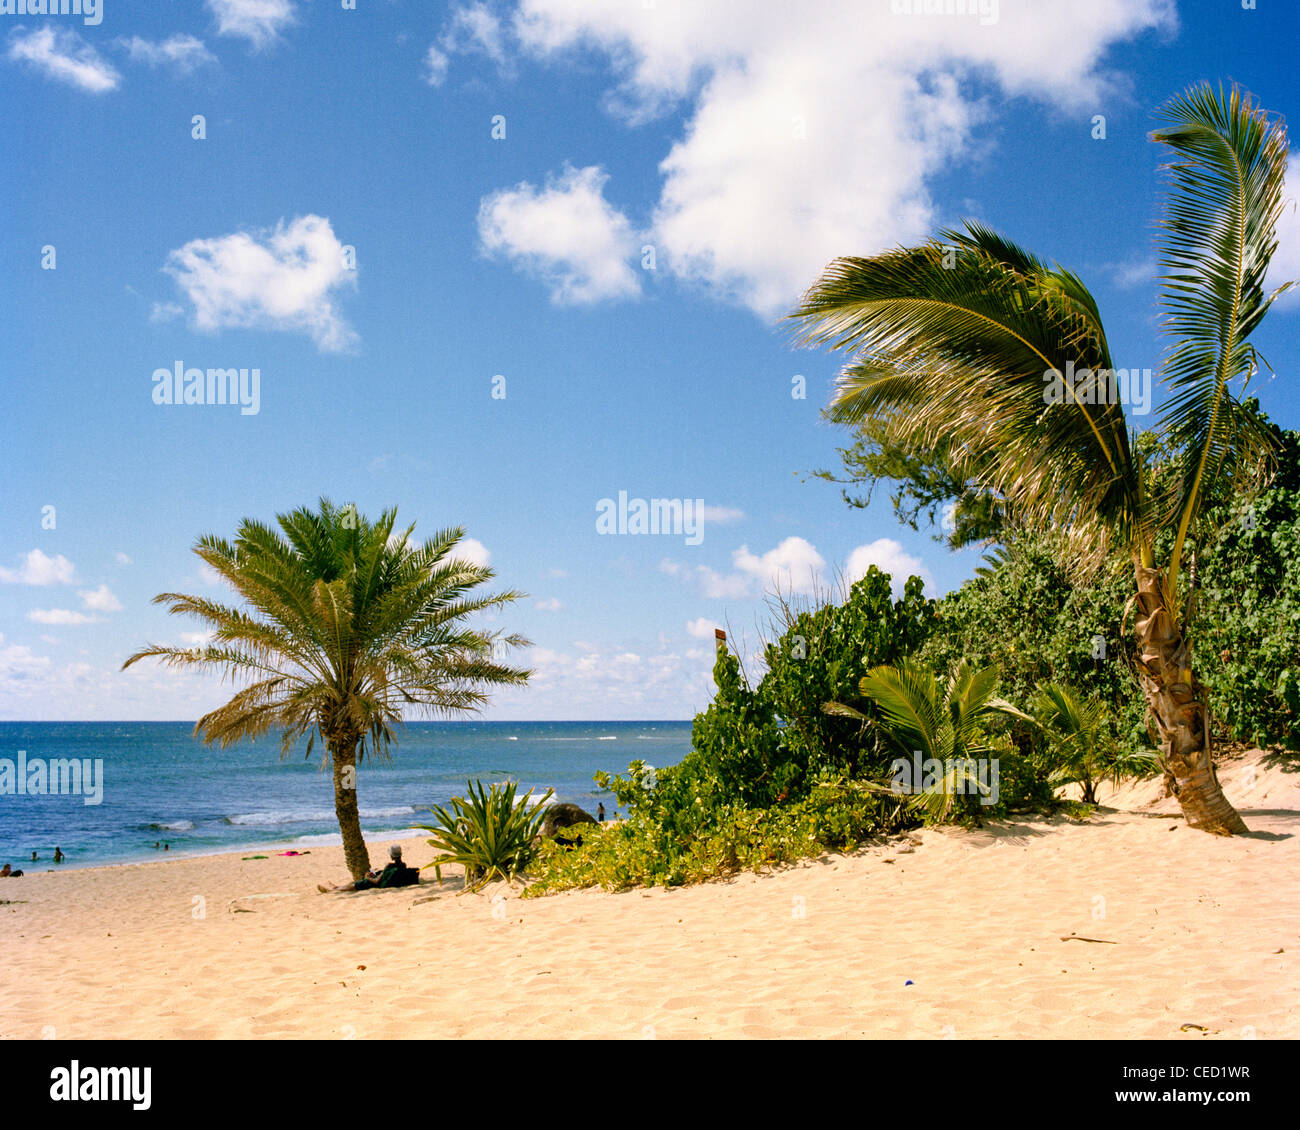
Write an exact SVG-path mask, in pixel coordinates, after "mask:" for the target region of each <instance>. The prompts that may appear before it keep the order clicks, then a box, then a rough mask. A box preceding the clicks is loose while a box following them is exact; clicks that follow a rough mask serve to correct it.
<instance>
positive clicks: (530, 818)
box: [416, 781, 551, 891]
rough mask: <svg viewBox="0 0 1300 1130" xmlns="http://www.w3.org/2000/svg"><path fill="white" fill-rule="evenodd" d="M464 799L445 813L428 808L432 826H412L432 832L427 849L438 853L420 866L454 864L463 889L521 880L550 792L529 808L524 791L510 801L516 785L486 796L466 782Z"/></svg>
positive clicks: (453, 800)
mask: <svg viewBox="0 0 1300 1130" xmlns="http://www.w3.org/2000/svg"><path fill="white" fill-rule="evenodd" d="M465 788H466V791H467V792H468V794H469V796H468V799H466V798H465V797H452V798H451V808H452V811H448V810H447V809H445V808H443V807H442V806H441V805H434V807H432V808H430V809H429V810H428V811H429V812H431V813H433V816H434V823H433V824H431V825H430V824H418V825H416V827H419V828H423V829H424V830H425V831H426V832H432V833H433V837H432V838H431V839H430V840H429V841H428V843H429V846H430V847H432V848H435V849H437V850H438V851H439V852H440V853H441V854H440V855H438V856H436V857H435V858H434V859H433V860H432V862H430V863H427V864H425V866H426V867H435V868H439V875H440V876H441V867H442V865H443V864H446V863H459V864H461V865H462V866H463V867H464V868H465V889H466V890H467V891H474V890H478V889H480V888H481V887H483V886H486V885H487V884H488V883H490V882H491V881H492V880H493V879H505V880H506V881H507V882H508V881H511V880H513V879H514V878H515V877H516V876H519V875H521V874H522V873H523V872H524V870H525V869H526V868H527V867H528V865H529V864H530V862H531V861H532V859H533V855H534V853H535V850H536V847H535V841H536V839H537V835H538V832H539V831H540V829H541V826H542V821H543V820H545V818H546V801H548V800H549V799H550V797H551V790H550V789H548V790H547V791H546V795H545V796H543V797H542V798H541V800H540V801H539V802H538V803H537V804H536V805H535V806H534V805H532V804H531V803H530V802H531V800H532V795H533V794H532V790H531V789H530V790H529V791H528V792H527V793H525V794H524V795H523V796H522V797H520V798H519V799H518V800H516V799H515V789H516V782H514V781H507V782H505V783H504V784H502V783H494V784H493V785H492V789H491V791H490V792H489V791H488V790H486V789H484V788H483V782H482V781H467V782H466V783H465Z"/></svg>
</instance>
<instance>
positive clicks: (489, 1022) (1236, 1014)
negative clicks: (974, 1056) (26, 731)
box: [0, 755, 1300, 1040]
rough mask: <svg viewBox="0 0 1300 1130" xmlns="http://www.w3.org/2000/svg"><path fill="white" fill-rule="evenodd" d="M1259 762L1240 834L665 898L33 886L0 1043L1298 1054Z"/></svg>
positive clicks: (1017, 835)
mask: <svg viewBox="0 0 1300 1130" xmlns="http://www.w3.org/2000/svg"><path fill="white" fill-rule="evenodd" d="M1257 762H1258V755H1249V756H1248V757H1247V758H1246V759H1245V760H1239V761H1237V762H1234V763H1232V764H1231V765H1230V766H1229V767H1228V768H1227V769H1225V770H1224V771H1222V772H1221V774H1220V775H1221V778H1222V779H1223V782H1224V786H1225V789H1226V790H1227V792H1228V796H1229V798H1230V799H1231V800H1233V802H1234V803H1236V804H1238V805H1239V807H1240V809H1241V811H1242V813H1243V815H1244V817H1245V819H1246V822H1247V823H1248V824H1249V826H1250V828H1251V830H1252V835H1250V836H1247V837H1235V838H1231V839H1226V838H1217V837H1213V836H1208V835H1205V834H1204V833H1200V832H1194V831H1191V830H1189V829H1188V828H1187V827H1186V826H1185V825H1184V824H1183V821H1182V820H1181V818H1174V817H1171V816H1169V815H1165V813H1175V812H1176V811H1177V809H1176V806H1173V805H1172V803H1171V802H1169V801H1165V802H1163V803H1162V804H1160V805H1157V806H1155V807H1154V808H1152V807H1142V805H1143V804H1144V802H1146V801H1147V800H1149V799H1150V797H1151V796H1153V795H1154V793H1155V787H1154V786H1144V787H1140V788H1133V789H1129V790H1126V791H1124V792H1122V793H1121V794H1119V795H1118V796H1117V797H1116V798H1112V799H1111V800H1110V801H1109V802H1108V803H1113V804H1117V805H1120V806H1121V808H1122V809H1124V810H1110V811H1106V812H1103V814H1102V815H1100V816H1099V817H1097V818H1096V819H1094V820H1093V821H1091V822H1089V823H1088V824H1077V823H1073V822H1071V821H1068V820H1065V819H1063V818H1058V819H1054V820H1051V821H1045V820H1026V821H1018V822H1012V823H1009V824H1003V825H999V826H997V827H995V828H992V829H986V830H980V831H974V832H962V831H954V830H940V829H932V830H927V831H925V832H923V833H920V834H919V835H917V836H915V837H914V839H916V840H917V841H919V845H918V846H915V847H913V845H912V844H909V843H906V842H904V841H899V842H897V843H895V844H892V845H890V846H888V847H873V848H868V849H864V850H863V851H861V852H858V853H855V854H854V855H851V856H828V857H824V858H822V859H820V860H816V861H812V862H810V863H807V864H804V865H801V866H798V867H794V868H789V869H785V870H782V871H780V872H778V873H775V874H767V875H761V876H755V875H749V874H746V875H743V876H740V877H738V878H736V879H734V880H732V881H728V882H721V883H710V884H706V885H703V886H698V887H691V888H685V889H680V890H675V891H665V890H662V889H656V890H653V891H633V892H629V893H623V894H608V893H604V892H599V891H582V892H573V893H569V894H563V895H559V896H554V897H550V898H544V899H519V898H517V897H514V895H511V896H510V897H508V898H506V899H504V900H502V899H499V898H497V897H496V896H498V895H500V894H502V893H504V892H505V888H504V886H503V885H502V884H495V885H494V886H493V887H492V888H489V890H488V891H487V892H486V893H484V894H480V895H463V896H459V897H458V896H457V895H456V894H455V893H454V890H455V888H456V887H457V886H458V884H457V883H448V885H447V886H446V887H444V888H443V890H442V891H441V892H440V891H439V889H438V887H437V886H436V885H435V884H432V883H430V884H426V885H423V886H422V887H421V888H419V889H414V888H407V889H402V890H396V891H382V892H375V891H368V892H362V893H350V894H345V895H321V894H318V893H317V892H316V884H317V882H320V881H323V880H328V881H332V882H340V881H342V880H344V879H345V878H346V874H345V872H344V870H343V867H342V862H341V861H342V851H341V849H340V848H337V847H334V848H314V849H312V853H311V854H310V855H308V856H300V857H297V858H286V857H276V856H273V857H271V858H268V859H264V860H258V861H248V862H245V861H241V859H240V856H239V855H228V856H210V857H205V858H197V859H171V860H164V861H159V862H156V863H155V862H150V863H143V864H135V865H131V866H122V867H106V868H93V869H85V870H79V871H66V872H53V873H46V872H36V873H30V872H29V873H28V875H26V876H24V877H23V878H21V879H15V880H5V881H3V882H0V899H7V900H22V901H21V902H12V903H10V904H8V905H0V924H2V926H3V937H4V939H5V961H4V964H3V972H0V1036H3V1037H9V1038H39V1037H41V1036H43V1035H44V1036H53V1037H55V1038H139V1037H147V1038H157V1037H164V1038H166V1037H179V1038H210V1037H219V1038H220V1037H240V1038H242V1037H284V1036H288V1037H327V1038H328V1037H336V1038H337V1037H356V1038H358V1039H371V1038H392V1037H454V1036H474V1037H513V1036H522V1037H543V1038H556V1037H566V1036H594V1037H613V1038H620V1039H624V1038H630V1039H639V1038H643V1037H646V1036H655V1037H657V1038H660V1039H665V1038H675V1037H701V1036H703V1037H727V1036H756V1037H772V1036H798V1037H844V1036H849V1037H857V1036H873V1037H920V1038H937V1037H942V1036H944V1035H953V1036H955V1037H957V1038H978V1037H1137V1038H1166V1037H1172V1038H1182V1039H1189V1040H1197V1039H1203V1038H1205V1036H1206V1035H1207V1034H1208V1035H1209V1036H1211V1037H1220V1038H1226V1039H1233V1038H1241V1037H1242V1036H1243V1035H1246V1036H1249V1035H1252V1034H1253V1035H1256V1036H1258V1037H1259V1038H1261V1039H1264V1038H1281V1037H1290V1038H1295V1037H1297V1036H1300V1009H1298V1007H1297V1006H1298V1005H1300V975H1298V974H1300V964H1298V963H1297V955H1300V896H1297V893H1296V892H1297V890H1300V839H1297V832H1300V773H1295V772H1293V773H1284V772H1282V771H1281V770H1280V769H1278V768H1264V767H1260V766H1258V765H1257V764H1256V763H1257ZM1251 774H1254V777H1253V783H1252V777H1251ZM909 849H910V850H909ZM405 853H406V856H407V858H408V860H409V861H410V862H413V863H416V864H419V863H423V862H426V861H427V860H428V859H429V857H430V855H431V851H430V849H429V848H428V847H427V846H426V845H425V844H424V842H423V841H422V840H418V839H417V840H410V841H407V843H406V845H405ZM240 854H250V853H249V852H243V853H240ZM384 854H385V853H384V851H383V849H382V848H381V847H378V846H376V847H374V848H373V850H372V859H373V861H374V862H375V863H378V862H379V861H380V860H381V859H382V857H383V856H384ZM425 874H426V875H430V876H431V874H432V873H431V872H426V873H425ZM200 900H201V901H200ZM1071 935H1076V936H1079V937H1085V938H1093V939H1099V941H1096V942H1090V941H1080V940H1074V939H1072V940H1069V941H1063V940H1062V938H1063V937H1070V936H1071ZM1108 942H1109V943H1114V944H1105V943H1108ZM908 981H911V982H912V984H910V985H909V984H907V982H908ZM1183 1025H1199V1026H1200V1027H1201V1028H1203V1029H1205V1030H1206V1032H1204V1033H1203V1032H1201V1031H1199V1030H1196V1029H1189V1030H1187V1031H1183V1028H1182V1026H1183Z"/></svg>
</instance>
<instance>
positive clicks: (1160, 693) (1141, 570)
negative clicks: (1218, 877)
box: [1135, 564, 1249, 836]
mask: <svg viewBox="0 0 1300 1130" xmlns="http://www.w3.org/2000/svg"><path fill="white" fill-rule="evenodd" d="M1136 571H1137V585H1138V594H1137V608H1138V617H1137V623H1136V628H1137V637H1138V653H1137V658H1136V661H1135V662H1136V666H1137V673H1138V680H1139V682H1140V683H1141V684H1142V692H1143V694H1144V695H1145V696H1146V700H1147V706H1148V707H1149V708H1150V710H1151V715H1152V717H1153V718H1154V719H1155V725H1156V730H1157V732H1158V733H1159V735H1160V759H1161V763H1162V765H1163V767H1164V771H1165V784H1166V785H1167V786H1168V787H1169V791H1170V792H1171V793H1173V795H1174V796H1176V797H1177V798H1178V803H1179V804H1180V805H1181V806H1182V809H1183V815H1184V816H1185V817H1186V818H1187V823H1188V826H1189V827H1192V828H1200V829H1202V830H1204V831H1206V832H1213V833H1215V834H1216V835H1220V836H1232V835H1238V834H1240V833H1242V832H1247V831H1249V829H1248V828H1247V827H1246V824H1245V821H1243V820H1242V818H1241V817H1240V816H1239V815H1238V814H1237V810H1236V809H1235V808H1233V807H1232V805H1231V804H1229V803H1228V798H1227V797H1225V796H1224V795H1223V790H1222V789H1221V788H1220V787H1219V778H1218V775H1217V774H1216V773H1215V772H1214V763H1213V761H1212V760H1211V758H1210V727H1209V710H1208V708H1207V706H1206V693H1205V688H1204V687H1203V686H1202V685H1201V684H1200V682H1199V681H1198V680H1197V678H1196V676H1195V674H1193V672H1192V669H1191V653H1190V649H1189V648H1188V646H1187V641H1186V640H1185V639H1184V638H1183V634H1182V632H1181V631H1180V629H1179V627H1178V623H1177V620H1176V618H1175V617H1174V616H1172V615H1171V614H1170V612H1169V610H1168V609H1167V608H1166V597H1165V593H1166V588H1165V578H1164V574H1163V573H1162V572H1161V571H1160V570H1159V569H1147V568H1145V567H1144V566H1142V565H1140V564H1139V565H1138V566H1137V568H1136Z"/></svg>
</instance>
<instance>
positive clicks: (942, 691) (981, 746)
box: [822, 659, 1029, 820]
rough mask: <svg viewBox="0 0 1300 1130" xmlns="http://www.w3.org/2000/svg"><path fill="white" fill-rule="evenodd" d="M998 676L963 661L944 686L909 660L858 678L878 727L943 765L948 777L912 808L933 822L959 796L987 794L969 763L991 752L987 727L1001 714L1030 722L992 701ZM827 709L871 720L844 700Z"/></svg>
mask: <svg viewBox="0 0 1300 1130" xmlns="http://www.w3.org/2000/svg"><path fill="white" fill-rule="evenodd" d="M997 678H998V676H997V671H996V670H995V669H994V668H992V667H986V668H984V669H983V670H982V671H977V670H976V669H975V668H974V666H973V665H972V664H971V663H970V662H969V661H968V660H964V659H963V660H962V661H961V662H960V663H958V664H957V665H956V667H954V668H953V670H952V673H951V675H950V676H949V677H948V681H947V683H946V684H945V685H944V686H943V687H940V685H939V681H938V680H937V679H936V678H935V677H934V673H933V672H932V671H930V669H929V668H928V667H923V666H921V665H920V664H917V663H915V662H914V661H912V660H910V659H909V660H904V661H903V662H902V663H899V664H895V665H893V666H890V665H888V664H886V665H884V666H881V667H873V668H872V669H871V670H870V671H869V672H868V673H867V674H865V675H863V676H862V678H861V680H859V683H858V689H859V690H860V691H861V692H862V695H863V697H864V698H869V699H871V700H872V701H873V702H874V703H875V704H876V706H877V708H878V709H879V712H880V717H879V719H878V720H877V722H876V725H878V726H879V727H880V729H881V730H882V731H883V732H884V734H885V735H886V737H887V738H888V739H889V740H890V741H891V742H892V743H893V744H894V745H895V746H896V747H897V748H898V749H899V751H900V752H902V753H904V754H908V755H910V754H912V753H915V754H917V755H918V756H920V757H922V758H924V759H925V760H929V759H931V758H933V759H934V761H936V762H938V763H939V764H940V765H942V766H944V776H943V779H942V780H941V781H939V782H938V783H937V784H936V786H935V787H934V788H932V789H927V790H925V791H923V792H916V793H913V796H912V801H913V804H914V805H916V806H917V807H919V808H921V809H922V810H923V811H925V812H926V813H928V814H929V816H930V817H931V818H933V819H936V820H942V819H945V818H946V817H947V815H948V813H949V812H950V811H951V809H952V804H953V797H954V796H955V795H957V794H958V793H965V792H967V791H970V792H977V791H982V789H983V785H982V782H980V781H979V780H978V778H977V777H976V776H975V774H974V773H973V772H972V771H971V769H972V767H971V765H970V762H971V761H973V760H977V759H979V758H981V757H986V756H987V755H988V754H989V751H990V747H989V746H988V745H987V744H986V742H985V738H986V736H987V735H986V732H985V729H984V723H985V722H986V721H987V720H988V719H990V718H991V717H994V716H996V715H1004V716H1010V717H1014V718H1019V719H1021V720H1022V721H1028V720H1029V719H1028V717H1027V716H1026V715H1025V714H1023V713H1021V712H1020V711H1019V710H1017V709H1016V708H1015V707H1014V706H1012V705H1011V704H1010V703H1009V702H1006V701H1004V700H1003V699H1000V698H994V697H993V688H994V687H995V686H996V685H997ZM822 709H823V710H824V711H825V712H826V713H827V714H838V715H840V716H841V717H845V718H858V719H861V720H862V721H864V722H865V721H868V718H867V716H866V715H865V714H863V713H862V712H861V711H859V710H856V709H855V708H854V707H852V706H849V705H847V704H845V703H842V702H828V703H826V704H825V705H824V706H823V707H822ZM915 785H919V782H917V783H914V786H915Z"/></svg>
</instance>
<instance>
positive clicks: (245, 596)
mask: <svg viewBox="0 0 1300 1130" xmlns="http://www.w3.org/2000/svg"><path fill="white" fill-rule="evenodd" d="M396 520H397V510H396V509H395V508H394V509H390V510H385V511H384V512H383V513H382V514H381V515H380V517H379V519H378V520H377V521H374V522H371V521H369V520H368V519H366V518H365V517H364V516H362V515H360V514H358V513H357V511H356V508H355V507H353V506H345V507H342V508H339V507H336V506H335V505H334V504H333V503H331V502H330V501H329V499H324V498H323V499H321V501H320V508H319V510H317V511H312V510H309V509H306V508H299V509H297V510H294V511H292V512H291V513H288V514H281V515H279V517H278V518H277V524H278V526H279V529H278V530H277V529H276V528H274V527H272V526H267V525H264V524H262V523H260V522H256V521H254V520H252V519H245V520H244V521H243V522H241V523H240V526H239V531H238V534H237V535H236V537H235V540H234V541H233V542H231V541H227V540H225V539H224V538H219V537H215V536H211V535H207V536H204V537H201V538H200V539H199V540H198V542H197V543H196V545H195V547H194V552H195V553H196V554H197V555H198V557H199V559H200V560H201V561H203V563H204V564H205V565H207V566H209V567H210V568H211V569H213V570H214V571H215V572H216V573H217V574H218V575H219V576H220V577H221V579H222V580H223V581H224V582H225V583H226V584H227V585H229V586H230V588H231V589H233V590H234V592H235V593H236V595H237V596H238V597H240V598H241V599H242V602H243V604H242V606H241V607H236V606H234V605H230V604H223V603H221V602H219V601H215V600H210V599H208V598H207V597H202V596H190V595H187V594H185V593H174V592H165V593H160V594H159V595H158V596H156V597H154V603H155V604H166V605H169V608H168V611H169V612H171V613H173V614H178V615H188V616H195V617H197V618H198V619H199V620H200V621H201V622H203V623H204V624H205V625H206V626H207V627H208V628H209V629H210V631H211V636H212V638H211V642H210V643H208V644H207V645H206V646H203V647H197V648H178V647H168V646H165V645H161V644H150V645H149V646H147V647H144V648H142V649H141V650H139V651H137V652H136V653H135V654H134V655H132V656H131V657H130V658H129V659H127V661H126V662H125V663H123V665H122V666H123V667H124V668H126V667H130V666H131V665H132V664H133V663H137V662H139V661H140V660H142V659H148V658H155V659H158V660H160V661H161V662H162V663H164V664H165V665H167V666H169V667H190V668H197V669H198V670H201V671H211V670H217V671H220V672H222V674H223V675H226V676H229V677H230V678H231V680H232V682H239V681H242V682H243V683H244V684H245V685H244V686H243V687H242V688H241V689H240V690H239V691H238V692H237V693H236V694H235V695H234V696H233V697H232V698H231V699H230V701H229V702H227V703H225V704H224V705H223V706H220V707H218V708H217V709H216V710H213V711H210V712H209V713H207V714H205V715H204V716H203V717H202V718H200V719H199V721H198V723H197V725H196V726H195V733H196V734H197V735H199V736H200V737H201V738H202V739H203V741H205V742H207V743H209V744H215V745H217V746H219V747H221V748H223V749H224V748H227V747H229V746H231V745H234V744H235V743H236V742H240V741H243V740H244V739H246V738H257V737H260V736H262V735H263V734H265V733H267V732H269V731H271V730H279V732H280V748H281V755H282V756H287V755H288V753H289V751H290V749H291V747H292V746H293V745H294V743H296V742H297V741H298V740H299V739H300V738H302V737H304V736H307V739H308V741H307V754H308V756H310V754H311V752H312V749H313V747H314V745H315V743H316V740H317V738H319V739H320V741H321V743H322V745H323V746H324V747H325V751H326V758H327V761H328V763H329V764H330V765H331V766H332V769H333V777H334V809H335V813H336V815H337V816H338V821H339V831H340V832H341V833H342V836H343V852H344V856H345V859H346V861H347V867H348V870H349V871H350V872H351V873H352V876H353V878H354V879H361V878H364V877H365V875H366V872H367V871H368V870H369V868H370V857H369V854H368V853H367V851H366V845H365V840H364V838H363V836H362V834H361V820H360V815H359V811H358V806H357V789H356V769H357V766H358V764H359V763H360V762H361V761H362V760H364V758H365V757H366V756H367V754H370V755H378V756H381V757H382V756H387V755H388V754H389V747H390V746H391V744H392V743H393V741H394V740H395V732H394V727H395V726H397V725H398V724H399V723H401V721H402V720H403V717H404V715H405V714H406V713H408V712H413V713H420V714H432V715H435V716H444V717H456V716H459V715H462V714H465V713H467V712H473V711H475V710H477V709H478V708H479V707H480V706H481V705H482V704H483V703H484V702H485V701H486V699H487V691H488V690H489V689H490V688H492V687H495V686H515V685H519V684H522V683H524V682H526V681H527V679H528V676H529V675H530V674H531V672H530V671H528V670H527V669H522V668H516V667H510V666H507V665H505V664H504V663H502V662H500V661H499V653H500V651H501V650H502V649H504V648H509V647H520V646H526V645H527V643H528V641H527V640H526V639H524V638H523V637H522V636H518V635H510V636H505V637H503V636H502V635H501V633H499V632H495V633H489V632H485V631H483V630H481V629H478V628H475V627H471V626H470V624H469V623H467V621H468V619H469V618H470V617H472V615H473V614H474V613H477V612H482V611H484V610H486V609H490V608H499V607H501V606H502V605H505V604H508V603H510V602H511V601H513V600H515V599H517V598H518V597H520V596H521V595H523V594H521V593H518V592H514V591H510V592H503V593H497V594H495V595H491V596H476V595H473V590H474V589H475V588H477V587H478V586H479V585H481V584H483V583H484V582H486V581H488V580H490V579H491V578H492V577H493V575H494V574H493V572H492V570H491V569H488V568H486V567H484V566H480V565H473V564H470V563H469V562H467V561H465V560H463V559H461V558H458V557H457V556H456V546H457V543H458V542H459V541H460V539H461V538H462V537H464V533H465V531H464V530H463V529H461V528H459V527H455V528H451V529H446V530H440V531H438V532H437V533H436V534H434V536H433V537H432V538H430V539H429V540H427V541H425V542H423V543H414V542H412V541H411V540H410V539H411V533H412V531H413V530H414V529H415V526H414V524H412V525H410V526H408V527H407V528H406V529H405V530H404V531H402V532H401V533H399V534H396V535H394V532H393V531H394V524H395V523H396Z"/></svg>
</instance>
